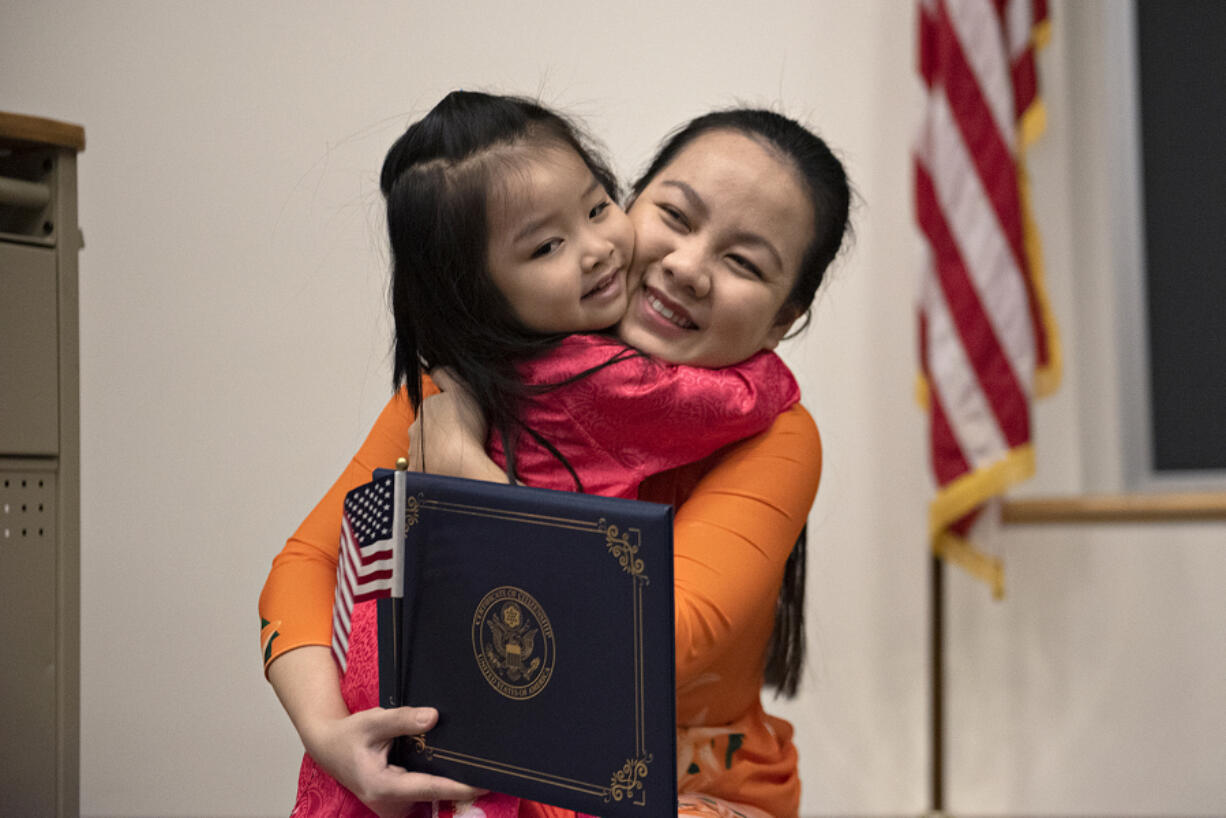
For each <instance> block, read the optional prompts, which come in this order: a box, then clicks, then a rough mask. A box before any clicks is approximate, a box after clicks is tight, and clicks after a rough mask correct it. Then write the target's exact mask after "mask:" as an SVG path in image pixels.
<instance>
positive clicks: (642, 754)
mask: <svg viewBox="0 0 1226 818" xmlns="http://www.w3.org/2000/svg"><path fill="white" fill-rule="evenodd" d="M408 504H409V505H410V506H411V507H412V509H413V518H414V521H416V517H417V514H418V513H424V512H425V511H426V510H431V511H436V512H441V513H448V514H461V515H467V516H472V517H485V518H491V519H496V520H507V521H511V522H518V523H525V524H529V525H543V526H550V527H555V528H564V529H568V530H571V531H580V532H587V533H591V534H593V535H595V536H598V537H600V538H601V539H602V540H603V542H604V546H605V548H606V550H607V551H608V552H609V555H610V556H611V557H612V558H613V559H612V561H611V563H610V564H611V565H615V566H617V568H618V570H620V571H622V572H623V573H625V574H626V576H627V578H628V579H629V581H630V583H631V585H632V590H633V593H632V595H631V628H632V631H633V636H634V752H633V755H630V756H628V757H626V759H625V762H624V763H623V764H622V765H621V766H620V767H618V768H615V769H613V770H612V771H610V774H609V780H608V781H607V782H595V781H580V780H577V779H573V778H567V777H565V776H559V775H555V774H553V773H549V772H546V771H544V770H534V769H532V768H530V767H521V766H517V765H514V764H508V763H506V762H502V761H497V760H494V759H490V758H482V757H480V756H474V755H469V754H466V753H460V752H456V751H454V750H448V749H446V748H443V747H438V746H435V745H431V744H430V743H429V742H428V741H426V740H425V739H424V738H423V737H420V736H418V737H415V738H414V740H413V749H414V750H415V751H416V752H419V753H421V754H423V755H424V756H425V757H426V758H437V759H441V760H444V761H450V762H453V763H456V764H463V765H466V766H469V767H476V768H480V769H485V770H491V771H494V772H499V773H502V774H504V775H511V776H515V777H518V778H523V779H527V780H531V781H537V782H541V783H546V784H551V785H553V786H555V787H561V788H563V789H568V790H572V791H576V792H582V793H585V794H588V795H593V796H596V797H599V798H600V799H601V800H602V801H604V802H605V803H608V802H609V801H610V800H613V801H622V800H626V801H628V802H629V803H632V804H634V805H636V806H646V804H647V793H646V790H645V789H644V787H643V779H644V778H646V777H647V775H648V772H649V770H650V766H651V763H652V761H653V760H654V759H653V757H652V755H651V754H650V753H648V752H647V747H646V743H647V739H646V733H647V721H646V690H645V673H646V667H645V665H646V661H645V658H646V657H645V652H646V646H645V644H644V640H643V594H644V589H645V588H646V586H647V585H649V584H650V578H649V576H648V574H647V566H646V564H645V563H644V560H643V558H642V557H641V556H640V554H639V549H640V547H641V545H642V532H641V531H640V530H639V529H638V528H634V527H630V528H625V529H624V530H623V528H622V526H619V525H617V524H616V523H610V522H609V521H608V520H607V519H606V518H604V517H599V518H597V519H595V520H584V519H576V518H572V517H560V516H554V515H547V514H534V513H531V512H525V511H515V510H512V509H506V508H497V507H490V506H479V505H471V504H465V503H455V502H451V501H447V500H438V499H434V498H428V497H426V496H425V495H424V494H423V493H418V494H417V495H416V496H410V497H409V498H408ZM636 796H637V799H638V800H635V797H636Z"/></svg>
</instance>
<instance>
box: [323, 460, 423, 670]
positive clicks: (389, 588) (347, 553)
mask: <svg viewBox="0 0 1226 818" xmlns="http://www.w3.org/2000/svg"><path fill="white" fill-rule="evenodd" d="M404 483H405V480H404V473H403V472H400V471H396V472H393V473H392V474H389V475H385V476H384V477H380V478H377V479H375V480H373V481H371V482H370V483H366V484H365V485H362V486H358V487H357V488H356V489H354V490H353V491H351V492H349V494H347V495H346V496H345V506H344V508H345V511H344V518H343V520H342V522H341V542H340V552H339V554H338V555H337V562H336V598H335V599H334V601H333V604H332V655H333V656H334V657H335V658H336V661H337V664H339V665H340V667H341V670H342V671H344V670H345V668H346V667H347V662H348V655H349V628H350V616H351V615H352V613H353V606H354V605H355V604H357V603H359V602H363V601H366V600H368V599H378V598H380V597H388V596H397V597H398V596H402V595H403V592H404V588H403V581H402V579H401V577H402V576H403V574H404V519H405V487H404Z"/></svg>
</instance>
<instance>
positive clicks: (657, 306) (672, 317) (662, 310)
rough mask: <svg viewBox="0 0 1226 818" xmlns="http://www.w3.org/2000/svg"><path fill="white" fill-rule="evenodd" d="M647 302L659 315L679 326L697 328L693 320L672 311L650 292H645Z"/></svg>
mask: <svg viewBox="0 0 1226 818" xmlns="http://www.w3.org/2000/svg"><path fill="white" fill-rule="evenodd" d="M647 303H648V304H650V305H651V308H652V309H653V310H655V311H656V312H658V313H659V314H660V315H662V316H664V317H665V318H667V319H668V320H669V321H671V322H672V323H674V324H676V325H677V326H679V327H681V328H682V329H697V328H698V325H697V324H695V323H694V322H693V321H691V320H689V319H688V318H686V317H685V316H683V315H680V314H678V313H675V312H673V311H672V310H670V309H669V308H668V307H666V306H664V302H663V301H661V300H660V299H658V298H656V297H655V296H654V295H652V294H651V293H650V292H648V293H647Z"/></svg>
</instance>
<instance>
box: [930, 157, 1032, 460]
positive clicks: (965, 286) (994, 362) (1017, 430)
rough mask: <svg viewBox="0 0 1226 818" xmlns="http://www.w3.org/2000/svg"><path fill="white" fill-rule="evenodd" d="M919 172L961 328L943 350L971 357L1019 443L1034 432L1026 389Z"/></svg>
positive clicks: (945, 287) (941, 277)
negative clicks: (1019, 380)
mask: <svg viewBox="0 0 1226 818" xmlns="http://www.w3.org/2000/svg"><path fill="white" fill-rule="evenodd" d="M916 171H917V172H916V183H915V188H916V196H917V199H918V208H919V212H920V223H921V226H922V227H923V229H924V233H925V234H926V235H927V236H928V240H929V242H930V243H931V244H932V246H933V249H934V256H935V258H936V259H937V263H936V269H937V275H936V279H937V282H938V283H939V284H940V291H941V294H942V296H943V297H944V302H945V304H946V306H947V308H948V314H949V317H950V321H951V323H952V324H953V325H954V326H955V327H957V335H958V337H959V339H960V340H961V343H960V344H953V345H947V346H948V347H949V348H948V349H946V350H945V351H946V352H948V353H949V354H961V355H966V356H968V357H969V359H970V362H971V368H972V369H973V370H974V373H975V375H976V378H977V380H978V381H979V383H980V384H982V385H983V386H984V389H983V394H984V396H985V397H986V399H987V402H988V404H989V405H990V406H991V407H992V412H993V414H994V415H995V417H996V421H997V424H998V426H999V428H1000V432H1001V434H1002V435H1003V437H1004V439H1005V441H1006V443H1007V445H1008V446H1010V447H1012V446H1017V445H1019V444H1021V443H1024V442H1026V441H1027V440H1028V439H1029V437H1030V428H1029V427H1030V419H1029V413H1028V411H1027V409H1026V400H1027V397H1026V393H1025V391H1024V390H1023V389H1022V388H1021V386H1020V385H1019V384H1018V382H1017V379H1016V378H1014V376H1013V370H1012V367H1011V366H1010V365H1009V361H1008V359H1007V356H1006V355H1005V353H1004V350H1003V349H1002V347H1001V345H1000V343H999V341H998V339H997V337H996V333H995V332H994V331H993V329H992V327H991V324H990V322H989V320H988V318H987V316H986V314H985V313H984V308H983V304H982V303H981V302H980V300H979V297H978V295H977V293H976V290H975V287H974V286H973V284H972V283H971V281H970V278H969V275H968V273H967V270H966V266H965V264H964V263H963V261H962V257H961V254H960V253H959V251H958V247H957V244H956V242H955V241H954V239H953V236H952V235H951V234H950V232H949V226H948V224H947V223H946V221H945V216H944V213H943V212H942V210H941V208H940V205H939V203H938V201H937V198H936V193H935V191H934V190H933V186H932V179H931V177H929V175H928V173H927V172H926V171H925V169H924V166H923V164H922V163H919V162H917V163H916ZM929 317H930V318H931V317H932V315H931V314H930V316H929ZM934 346H935V344H934ZM932 360H933V355H932V354H931V353H930V356H929V367H930V368H931V369H933V370H934V372H935V371H936V370H937V369H938V368H937V367H934V366H933V364H932ZM934 377H935V376H934ZM957 394H958V395H959V396H969V395H970V394H971V393H970V391H969V390H967V389H960V390H958V392H957ZM979 415H980V412H978V411H974V412H972V416H975V417H978V416H979ZM976 448H977V447H976ZM975 459H976V460H977V459H978V458H975Z"/></svg>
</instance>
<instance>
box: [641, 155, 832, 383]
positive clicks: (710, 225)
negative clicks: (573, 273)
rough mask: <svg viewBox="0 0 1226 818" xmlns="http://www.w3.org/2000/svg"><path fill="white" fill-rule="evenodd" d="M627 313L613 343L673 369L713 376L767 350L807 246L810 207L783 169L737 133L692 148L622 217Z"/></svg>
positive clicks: (780, 331) (785, 322) (787, 319)
mask: <svg viewBox="0 0 1226 818" xmlns="http://www.w3.org/2000/svg"><path fill="white" fill-rule="evenodd" d="M630 220H631V222H632V223H633V224H634V230H635V255H634V262H633V264H632V266H631V271H630V279H629V287H630V290H631V292H630V306H629V309H628V310H627V312H626V317H625V318H623V319H622V322H621V324H620V326H619V327H618V335H619V336H620V337H621V339H622V340H623V341H625V342H626V343H627V344H630V345H631V346H634V347H638V348H639V349H641V350H643V351H644V352H647V353H649V354H651V355H655V356H656V357H658V358H661V359H662V360H665V361H670V362H672V363H683V364H691V365H694V366H704V367H721V366H728V365H730V364H735V363H740V362H741V361H743V360H745V359H746V358H749V357H750V356H752V355H753V354H754V353H756V352H758V351H759V350H763V349H773V348H774V347H775V345H776V344H778V343H779V341H780V340H781V339H782V338H783V336H784V335H785V334H787V331H788V328H789V327H790V326H791V325H792V321H794V320H795V319H796V318H797V317H798V315H797V311H796V310H794V309H792V308H790V307H785V306H784V302H785V300H786V299H787V297H788V294H789V293H791V291H792V286H793V284H795V282H796V276H797V272H798V271H799V270H800V263H801V260H802V258H803V257H804V253H805V250H806V249H807V248H808V246H809V243H810V242H811V241H812V238H813V234H812V224H813V208H812V206H811V205H810V204H809V200H808V198H807V197H806V196H805V193H804V190H803V189H802V188H801V186H800V183H799V181H798V180H797V178H796V172H795V170H793V168H792V167H791V166H790V165H789V164H787V163H786V162H785V161H784V160H782V159H781V158H780V157H778V156H777V155H776V154H774V153H772V152H771V151H770V150H768V149H767V148H765V147H763V146H762V145H761V144H760V143H758V142H756V141H755V140H753V139H750V138H749V137H747V136H744V135H742V134H740V133H737V132H735V131H712V132H710V133H706V134H703V135H702V136H699V137H697V138H695V139H694V141H693V142H691V143H690V144H689V145H687V146H686V147H685V148H684V149H682V151H681V152H680V153H679V154H678V155H677V157H676V158H675V159H674V160H673V161H672V163H671V164H669V165H668V166H666V167H665V168H663V169H662V170H661V171H660V172H659V173H658V174H657V175H656V177H655V178H654V179H652V180H651V182H650V183H649V184H648V185H647V187H646V188H645V189H644V190H643V192H642V194H640V195H639V197H638V198H637V199H636V200H635V202H634V204H633V205H632V206H631V208H630Z"/></svg>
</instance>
